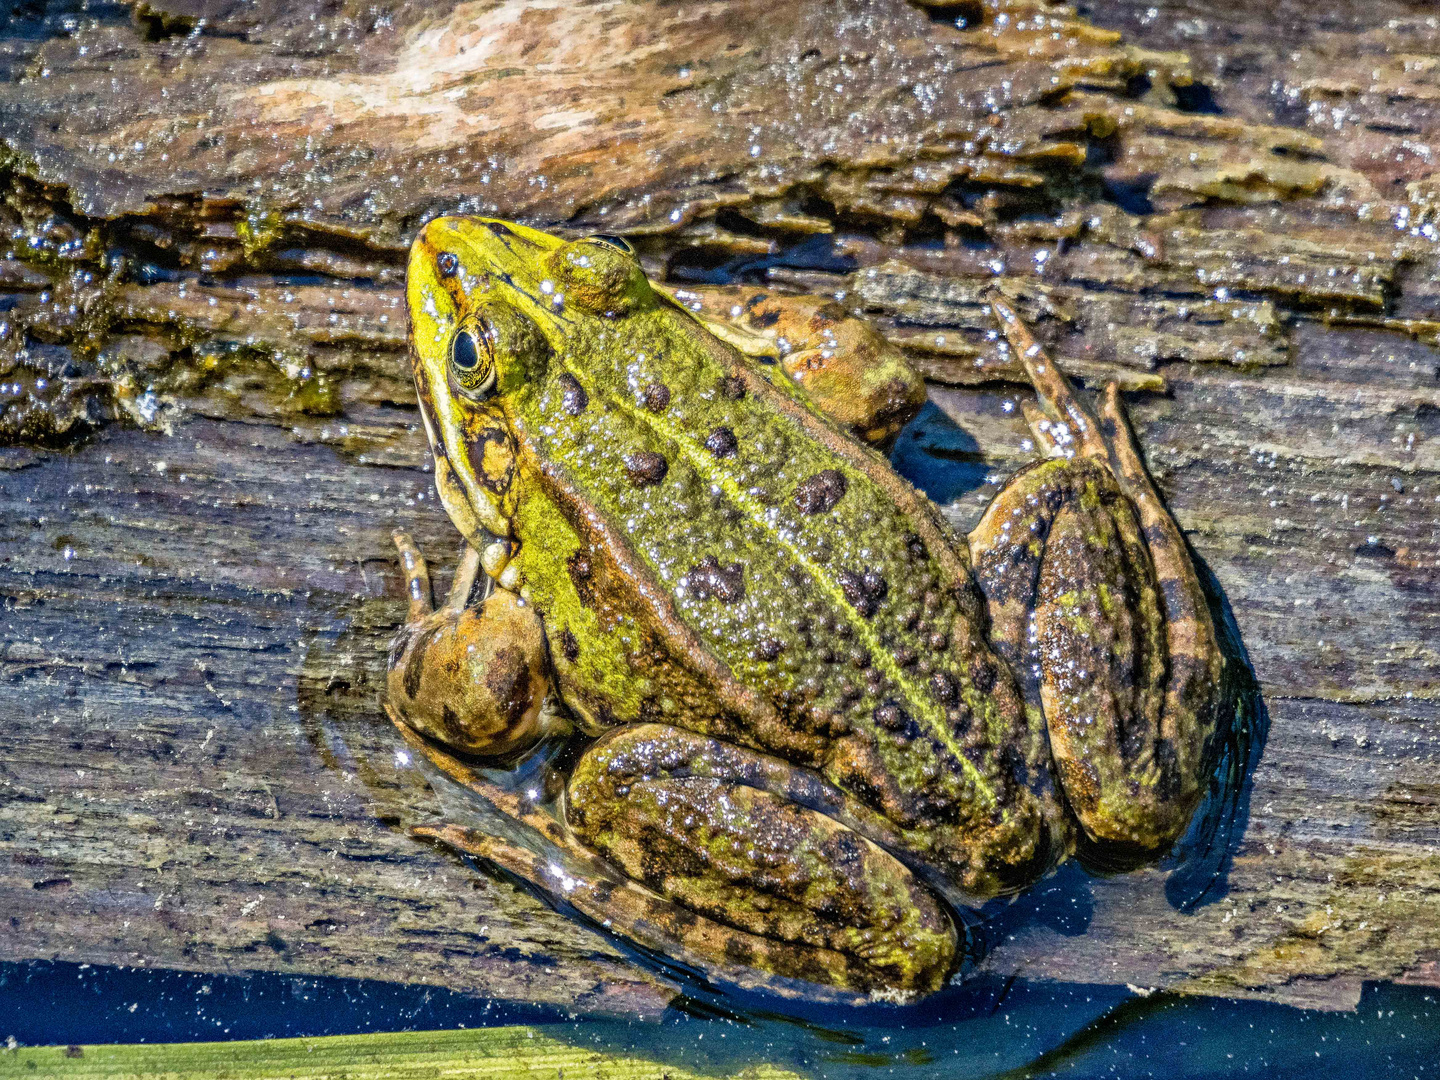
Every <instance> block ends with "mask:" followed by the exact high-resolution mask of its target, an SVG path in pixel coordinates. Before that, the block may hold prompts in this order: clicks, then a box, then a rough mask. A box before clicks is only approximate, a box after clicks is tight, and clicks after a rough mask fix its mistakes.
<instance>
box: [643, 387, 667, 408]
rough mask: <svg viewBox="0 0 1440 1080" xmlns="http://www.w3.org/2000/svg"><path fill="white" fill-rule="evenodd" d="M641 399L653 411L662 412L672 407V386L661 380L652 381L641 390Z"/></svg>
mask: <svg viewBox="0 0 1440 1080" xmlns="http://www.w3.org/2000/svg"><path fill="white" fill-rule="evenodd" d="M640 401H641V403H642V404H643V405H644V406H645V408H647V409H649V410H650V411H651V412H652V413H662V412H664V411H665V410H666V409H668V408H669V407H670V388H669V387H668V386H666V385H665V384H664V383H661V382H652V383H650V384H649V385H647V386H646V387H645V389H644V390H642V391H641V392H640Z"/></svg>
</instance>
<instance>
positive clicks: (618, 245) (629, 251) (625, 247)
mask: <svg viewBox="0 0 1440 1080" xmlns="http://www.w3.org/2000/svg"><path fill="white" fill-rule="evenodd" d="M586 239H587V240H593V241H594V242H595V243H597V244H608V245H610V246H611V247H613V248H614V249H615V250H616V251H623V252H624V253H625V254H626V255H634V254H635V249H634V248H633V247H631V246H630V241H629V240H626V239H625V238H624V237H623V236H614V235H612V234H611V233H596V234H595V235H594V236H588V237H586Z"/></svg>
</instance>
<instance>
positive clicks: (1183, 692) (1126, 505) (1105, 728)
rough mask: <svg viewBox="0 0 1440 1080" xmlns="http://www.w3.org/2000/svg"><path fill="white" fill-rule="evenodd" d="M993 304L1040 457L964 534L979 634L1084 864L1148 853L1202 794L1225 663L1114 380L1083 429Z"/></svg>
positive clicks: (1047, 366) (1062, 390)
mask: <svg viewBox="0 0 1440 1080" xmlns="http://www.w3.org/2000/svg"><path fill="white" fill-rule="evenodd" d="M993 307H994V309H995V311H996V314H997V315H998V316H999V318H1000V320H1001V323H1002V325H1003V327H1004V329H1005V332H1006V335H1007V336H1008V337H1009V339H1010V342H1011V344H1012V346H1013V347H1014V348H1015V350H1016V352H1017V353H1019V354H1020V359H1021V361H1022V363H1023V364H1024V365H1025V367H1026V369H1027V371H1028V372H1029V373H1030V377H1031V381H1032V383H1033V385H1034V387H1035V390H1036V394H1037V398H1038V400H1039V403H1040V405H1039V409H1038V410H1036V409H1033V408H1027V410H1026V414H1027V418H1028V419H1029V420H1030V423H1031V427H1032V429H1033V430H1034V432H1035V436H1036V439H1037V441H1038V442H1039V443H1040V445H1041V446H1042V447H1043V448H1045V449H1046V450H1048V451H1049V452H1050V454H1051V455H1052V456H1051V457H1050V458H1049V459H1048V460H1045V461H1041V462H1038V463H1036V464H1034V465H1031V466H1029V467H1027V468H1026V469H1024V470H1022V471H1021V472H1020V473H1019V474H1017V475H1016V476H1015V477H1014V478H1013V479H1012V480H1011V481H1010V483H1009V484H1007V485H1006V487H1005V488H1004V489H1003V490H1002V491H1001V492H1000V494H999V495H997V496H996V498H995V500H994V502H992V503H991V505H990V506H989V508H988V509H987V510H986V512H985V515H984V517H983V518H982V519H981V521H980V523H979V524H978V525H977V526H976V527H975V530H974V531H973V532H972V533H971V534H970V538H969V542H970V552H971V557H972V559H973V563H974V567H975V574H976V579H977V581H978V583H979V585H980V588H981V590H982V592H983V593H984V594H985V597H986V600H987V602H988V606H989V610H990V617H991V638H992V640H993V641H994V643H995V645H996V648H997V649H998V650H999V651H1000V652H1001V654H1002V655H1003V656H1004V657H1005V658H1006V660H1007V661H1009V663H1010V664H1011V666H1012V668H1013V669H1014V671H1015V674H1016V675H1017V677H1018V678H1019V681H1020V684H1021V687H1022V689H1023V690H1024V692H1025V694H1026V698H1027V700H1028V701H1029V702H1030V704H1031V705H1032V706H1038V707H1040V708H1042V709H1043V711H1044V715H1045V720H1046V726H1047V729H1048V731H1049V733H1050V743H1051V753H1052V757H1053V759H1054V761H1055V764H1056V768H1057V772H1058V775H1059V778H1060V781H1061V784H1062V786H1063V787H1064V790H1065V794H1066V796H1067V799H1068V801H1069V804H1070V806H1071V808H1072V810H1073V811H1074V813H1075V816H1076V817H1077V818H1078V819H1079V821H1080V823H1081V825H1082V826H1083V827H1084V829H1085V832H1086V834H1087V835H1088V836H1089V838H1090V839H1091V841H1093V842H1094V843H1095V844H1096V845H1097V846H1098V847H1097V850H1096V854H1098V855H1100V856H1101V857H1102V858H1113V859H1115V860H1117V861H1126V860H1129V859H1131V858H1134V857H1137V856H1145V855H1148V854H1153V853H1155V852H1157V851H1160V850H1163V849H1164V848H1166V847H1168V846H1169V845H1170V844H1171V843H1173V842H1174V841H1175V840H1176V839H1177V838H1178V837H1179V835H1180V834H1181V833H1182V832H1183V831H1184V830H1185V827H1186V826H1187V824H1188V822H1189V820H1190V817H1191V815H1192V814H1193V812H1194V809H1195V807H1196V805H1197V804H1198V802H1199V800H1200V797H1201V795H1202V794H1203V792H1204V789H1205V786H1206V776H1205V770H1206V768H1207V767H1208V764H1209V762H1210V761H1211V756H1210V753H1211V742H1212V739H1213V736H1214V733H1215V728H1216V715H1215V711H1216V702H1217V700H1218V698H1219V684H1220V678H1221V671H1222V665H1223V661H1222V656H1221V652H1220V648H1219V645H1218V643H1217V640H1216V636H1215V629H1214V625H1213V623H1212V621H1211V618H1210V611H1209V607H1208V604H1207V602H1206V600H1205V596H1204V593H1203V592H1202V591H1201V588H1200V582H1199V579H1198V577H1197V575H1196V573H1195V567H1194V565H1193V564H1192V562H1191V560H1190V555H1189V552H1188V551H1187V549H1186V546H1185V541H1184V539H1183V538H1182V536H1181V535H1180V530H1179V528H1178V526H1176V524H1175V522H1174V520H1173V519H1172V518H1171V516H1170V514H1169V512H1168V511H1167V510H1166V509H1165V505H1164V503H1163V502H1162V500H1161V498H1160V495H1159V493H1158V492H1157V491H1156V489H1155V487H1154V485H1153V483H1152V482H1151V480H1150V477H1149V475H1148V474H1147V473H1146V471H1145V467H1144V465H1143V463H1142V462H1141V459H1140V455H1139V451H1138V449H1137V448H1136V446H1135V443H1134V438H1133V435H1132V433H1131V431H1130V427H1129V424H1128V423H1127V422H1126V419H1125V416H1124V414H1123V412H1122V410H1121V406H1120V402H1119V395H1118V392H1117V390H1116V387H1115V386H1114V384H1111V386H1110V387H1109V388H1108V389H1107V392H1106V395H1105V398H1104V402H1103V406H1102V413H1101V417H1099V418H1097V417H1096V416H1095V415H1094V413H1092V412H1091V410H1090V409H1089V408H1088V407H1087V406H1086V405H1085V404H1084V402H1083V401H1081V400H1080V399H1079V398H1078V397H1077V396H1076V395H1075V393H1074V391H1073V390H1072V388H1071V387H1070V384H1069V382H1068V380H1067V379H1066V378H1065V376H1064V375H1063V374H1062V373H1061V372H1060V370H1059V369H1058V368H1056V367H1055V365H1054V364H1053V363H1052V362H1051V361H1050V360H1049V358H1048V357H1047V356H1046V355H1045V354H1044V352H1043V351H1041V349H1040V346H1039V345H1038V344H1036V342H1035V340H1034V339H1033V338H1032V337H1031V336H1030V334H1029V332H1028V331H1027V330H1026V328H1025V327H1024V326H1023V324H1021V323H1020V321H1019V319H1018V318H1017V317H1016V316H1015V314H1014V312H1013V311H1011V310H1010V308H1009V307H1008V306H1007V305H1006V304H1004V303H1003V301H1000V300H998V299H997V300H995V301H993Z"/></svg>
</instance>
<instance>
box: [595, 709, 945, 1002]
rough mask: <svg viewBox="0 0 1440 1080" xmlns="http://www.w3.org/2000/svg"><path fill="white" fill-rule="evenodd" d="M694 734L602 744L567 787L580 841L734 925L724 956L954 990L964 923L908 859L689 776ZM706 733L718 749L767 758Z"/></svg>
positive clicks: (852, 982) (855, 984)
mask: <svg viewBox="0 0 1440 1080" xmlns="http://www.w3.org/2000/svg"><path fill="white" fill-rule="evenodd" d="M695 739H696V736H694V735H691V734H689V733H686V732H682V731H678V730H676V729H673V728H667V727H663V726H660V725H641V726H637V727H633V728H621V729H618V730H617V731H615V732H614V733H612V734H611V735H609V736H607V737H606V738H605V739H602V740H601V741H600V742H599V743H597V744H596V746H595V747H593V748H592V749H591V750H590V752H589V753H587V755H586V757H585V759H584V760H582V762H581V763H580V765H579V766H578V767H577V769H576V770H575V773H574V775H573V776H572V778H571V781H570V786H569V789H568V797H569V803H568V807H567V817H568V820H569V822H570V824H571V826H572V827H573V828H574V829H575V831H576V834H577V836H578V837H579V838H580V839H581V840H582V841H583V842H584V843H585V844H587V845H588V846H589V847H590V848H591V849H593V850H595V851H597V852H599V853H600V854H602V855H604V856H605V857H606V858H608V859H609V860H611V862H613V863H614V864H615V865H617V866H619V867H620V868H621V869H622V870H623V871H624V872H625V873H626V874H627V875H629V876H630V877H631V878H633V879H634V880H636V881H639V882H641V883H643V884H644V885H646V886H648V887H649V888H650V889H652V890H654V891H655V892H656V893H658V894H660V895H661V896H664V897H666V898H668V899H670V900H672V901H674V902H675V903H677V904H679V905H682V906H683V907H685V908H686V909H688V910H690V911H693V912H695V913H696V914H698V915H701V916H703V917H704V918H705V919H706V920H709V921H713V922H715V923H720V924H723V925H725V926H728V927H733V928H734V930H733V932H732V933H730V934H728V935H726V936H725V937H724V939H723V954H721V955H715V956H714V957H713V959H714V960H716V961H718V962H725V963H738V964H741V965H745V966H748V967H752V968H758V969H761V970H765V971H768V972H770V973H772V974H775V975H781V976H786V977H790V978H798V979H805V980H807V981H810V982H816V983H821V984H826V985H833V986H838V987H842V988H846V989H854V990H860V991H870V990H877V989H888V990H898V991H910V992H920V993H924V992H928V991H932V990H935V989H938V988H939V987H940V986H941V985H943V983H944V981H945V979H946V977H947V976H948V975H949V973H950V970H951V968H952V966H953V964H954V959H955V950H956V935H955V929H954V926H953V924H952V923H951V921H950V917H949V915H948V914H947V913H946V911H945V909H944V908H943V907H942V906H941V905H940V903H939V901H938V900H937V899H936V898H935V897H934V896H933V894H931V893H930V891H929V890H928V889H927V888H926V887H925V886H924V885H922V884H921V883H920V882H918V881H916V880H915V878H914V877H913V876H912V875H911V873H910V871H909V870H907V869H906V868H905V866H904V865H903V864H901V863H900V862H899V861H898V860H897V859H895V858H894V857H893V856H892V855H890V854H888V853H887V852H885V851H884V850H883V849H881V848H880V847H878V846H877V845H875V844H873V843H871V842H870V841H869V840H867V839H865V838H863V837H861V836H860V835H859V834H857V833H855V832H854V831H852V830H851V829H849V828H847V827H846V826H845V825H842V824H840V823H839V822H838V821H835V820H834V819H833V818H830V817H827V816H825V815H823V814H820V813H817V812H815V811H814V810H810V809H807V808H805V807H802V806H799V805H797V804H795V803H793V802H789V801H787V800H785V799H784V798H782V797H781V796H779V795H777V794H775V793H774V792H772V791H765V790H760V789H758V788H756V787H751V786H748V785H746V784H744V783H741V782H739V781H738V780H737V779H733V778H727V777H725V776H715V775H710V776H697V775H693V773H690V774H684V775H682V773H687V772H688V770H683V769H677V768H676V766H677V764H678V763H680V762H682V761H684V760H692V761H693V760H694V758H693V756H692V755H693V753H694V751H695V747H694V746H693V743H694V741H695ZM702 741H706V742H711V743H714V747H713V752H714V755H715V756H717V757H718V756H725V757H727V758H730V759H734V758H736V757H745V756H752V757H755V758H761V757H762V755H759V754H753V753H752V752H750V751H746V750H743V749H738V748H736V747H733V746H729V745H727V744H724V743H720V742H718V741H716V740H702ZM682 746H683V747H684V751H683V756H682V754H679V753H677V752H676V748H677V747H682ZM702 756H709V754H708V752H704V751H702ZM735 775H739V774H738V773H736V774H735ZM687 944H690V945H692V946H694V945H695V943H687ZM705 947H706V946H700V947H699V948H705ZM715 947H716V943H715V942H714V941H712V942H710V943H709V945H708V948H709V949H711V950H713V949H714V948H715Z"/></svg>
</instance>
